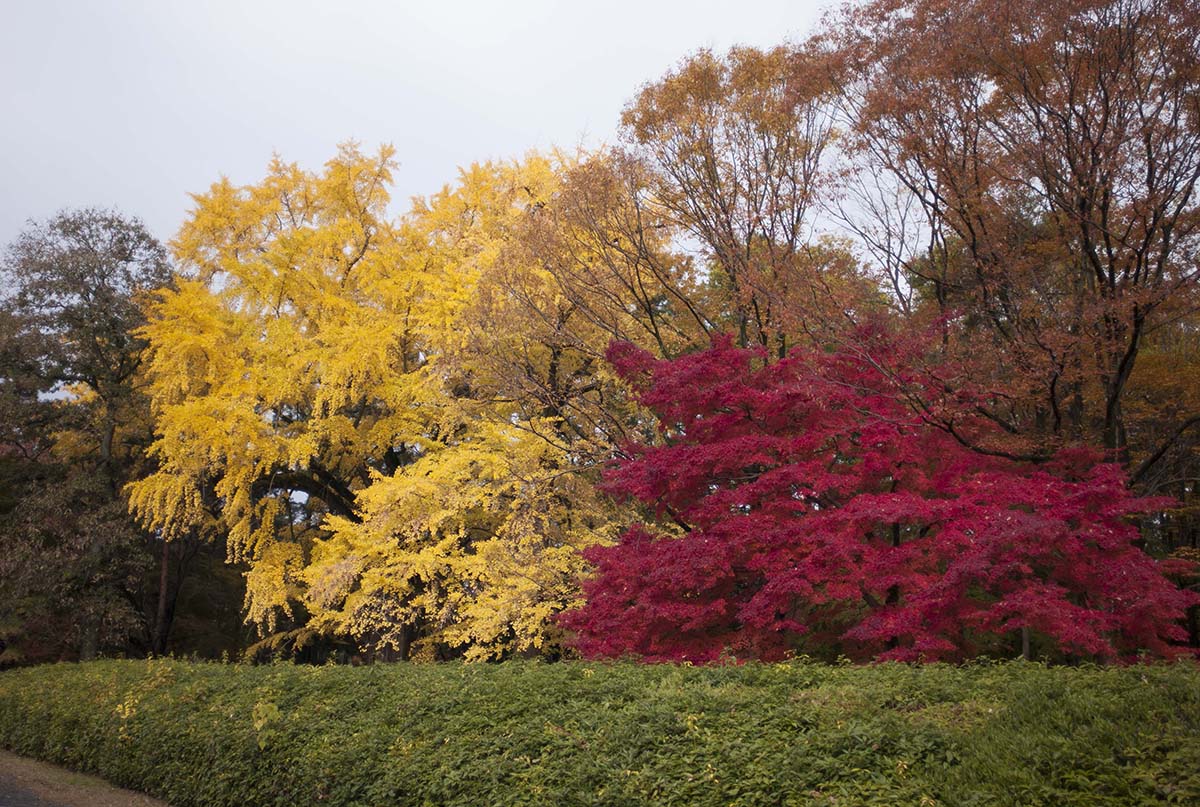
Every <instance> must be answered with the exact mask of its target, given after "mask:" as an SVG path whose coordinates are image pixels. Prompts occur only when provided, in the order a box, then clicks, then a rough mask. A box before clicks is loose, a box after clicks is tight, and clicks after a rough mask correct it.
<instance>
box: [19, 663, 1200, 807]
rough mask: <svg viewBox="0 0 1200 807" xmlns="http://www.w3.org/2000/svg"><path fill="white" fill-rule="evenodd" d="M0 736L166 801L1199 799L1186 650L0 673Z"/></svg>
mask: <svg viewBox="0 0 1200 807" xmlns="http://www.w3.org/2000/svg"><path fill="white" fill-rule="evenodd" d="M0 745H2V746H4V747H7V748H9V749H11V750H13V751H16V752H17V753H20V754H25V755H28V756H32V757H38V758H41V759H45V760H50V761H53V762H58V763H61V764H64V765H68V766H70V767H73V768H77V769H79V770H84V771H89V772H93V773H97V774H99V775H101V776H103V777H105V778H107V779H108V780H110V781H112V782H114V783H117V784H120V785H124V786H126V787H132V788H136V789H138V790H142V791H145V792H147V793H152V794H154V795H156V796H159V797H161V798H165V799H166V800H168V801H169V802H171V803H172V804H173V805H176V806H177V807H187V805H205V807H219V806H220V805H237V806H238V807H242V806H243V805H288V807H291V806H292V805H310V804H311V805H339V806H340V805H385V804H386V805H391V804H405V805H473V806H474V807H487V806H489V805H507V804H545V805H575V804H581V805H582V804H595V805H601V804H603V805H642V804H672V805H687V806H688V807H691V806H692V805H793V804H805V805H807V804H813V805H841V806H845V805H858V804H880V805H922V804H939V805H956V806H957V805H1003V804H1014V805H1018V804H1019V805H1048V806H1051V805H1053V806H1054V807H1058V806H1059V805H1100V804H1106V805H1122V807H1125V806H1127V805H1137V804H1200V670H1198V669H1197V667H1196V666H1195V665H1194V664H1190V663H1189V664H1176V665H1172V666H1149V667H1130V668H1120V669H1118V668H1108V669H1101V668H1078V669H1073V668H1046V667H1043V666H1040V665H1036V664H1020V663H1013V664H1008V663H1006V664H991V665H985V664H981V665H970V666H966V667H950V666H941V665H933V666H925V667H916V666H903V665H891V664H889V665H879V666H872V667H827V666H818V665H814V664H804V663H799V662H797V663H791V664H783V665H757V664H750V665H744V666H722V667H705V668H691V667H675V666H667V665H658V666H655V665H636V664H624V663H623V664H614V665H609V664H577V663H571V664H539V663H533V662H530V663H505V664H498V665H461V664H443V665H417V664H394V665H379V666H372V667H360V668H347V667H301V666H291V665H277V666H269V667H246V666H238V665H221V664H192V663H185V662H178V661H152V662H134V661H102V662H93V663H90V664H79V665H54V666H46V667H35V668H29V669H22V670H12V671H8V672H4V673H0Z"/></svg>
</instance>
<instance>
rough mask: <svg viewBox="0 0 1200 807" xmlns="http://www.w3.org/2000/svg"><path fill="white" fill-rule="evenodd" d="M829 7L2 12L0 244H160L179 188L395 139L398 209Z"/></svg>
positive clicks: (18, 3) (398, 6)
mask: <svg viewBox="0 0 1200 807" xmlns="http://www.w3.org/2000/svg"><path fill="white" fill-rule="evenodd" d="M830 5H831V2H830V0H802V1H801V2H786V1H785V0H735V1H733V2H729V1H727V2H712V1H710V0H692V1H691V2H682V1H680V2H676V1H675V0H672V1H671V2H655V1H653V0H642V1H641V2H630V1H629V0H607V1H606V0H592V2H588V3H570V2H555V1H554V0H520V2H504V0H493V2H443V3H433V2H404V1H402V0H396V1H395V2H383V1H382V0H380V1H378V2H357V1H356V2H336V0H327V2H321V3H319V2H310V1H309V0H290V1H287V0H270V1H267V0H262V1H256V0H242V2H237V0H142V2H133V1H132V0H126V1H125V2H120V1H118V0H75V1H74V2H67V0H0V115H2V117H3V123H2V124H0V246H2V245H4V244H7V243H9V242H10V241H11V240H12V239H13V238H14V237H15V236H16V234H17V233H18V232H19V231H20V229H21V228H22V227H23V226H24V224H25V221H26V220H27V219H29V218H37V219H42V218H45V217H47V216H49V215H51V214H53V213H54V212H55V211H56V210H58V209H60V208H65V207H80V206H85V205H98V206H104V207H111V206H115V207H117V208H119V209H120V210H122V211H123V212H125V213H128V214H132V215H136V216H140V217H141V218H142V219H143V220H144V221H145V222H146V223H147V225H148V226H149V227H150V229H151V232H153V233H154V234H155V235H156V236H158V237H159V238H162V239H164V240H165V239H168V238H170V237H171V236H172V235H173V234H174V232H175V230H176V229H177V228H178V226H179V224H180V222H181V221H182V220H183V218H184V216H185V215H186V214H187V211H188V209H189V208H190V205H191V202H190V199H189V198H188V195H187V194H188V193H189V192H199V191H203V190H206V189H207V188H208V186H209V185H210V184H211V183H212V182H213V181H215V180H216V179H217V178H218V177H220V176H221V175H223V174H224V175H227V176H229V177H230V179H232V180H233V181H234V182H236V183H238V184H245V183H250V182H255V181H257V180H258V179H259V178H261V176H262V174H263V172H264V170H265V167H266V164H267V161H268V160H269V159H270V157H271V154H272V153H273V152H278V153H279V154H280V155H281V156H282V157H283V158H284V159H286V160H289V161H293V160H294V161H298V162H299V163H300V164H301V165H303V166H304V167H306V168H318V167H320V166H321V165H322V164H323V163H324V162H325V160H327V159H328V158H329V157H331V156H332V155H333V153H334V150H335V147H336V145H337V143H339V142H341V141H344V140H348V139H354V140H358V141H359V142H360V143H362V145H363V146H364V148H367V149H369V150H373V149H374V148H375V147H376V146H377V145H378V144H379V143H383V142H390V143H392V144H393V145H395V146H396V150H397V158H398V159H399V161H400V169H399V171H398V172H397V173H396V183H395V188H394V198H395V199H397V200H400V201H401V203H402V205H401V206H403V207H406V206H407V199H408V197H410V196H413V195H416V194H428V193H432V192H435V191H437V190H438V189H440V188H441V186H442V185H443V184H445V183H447V182H450V181H452V180H454V178H455V176H456V169H457V167H458V166H460V165H467V164H469V163H471V162H473V161H476V160H483V159H489V158H508V157H514V156H519V155H521V154H523V153H524V152H526V151H527V150H529V149H530V148H535V147H543V148H544V147H546V146H550V145H560V146H566V147H571V146H575V145H577V144H580V143H583V144H585V145H589V146H594V145H597V144H599V143H602V142H611V141H612V140H613V139H614V134H615V128H616V124H617V121H618V116H619V114H620V110H621V108H622V107H623V106H624V104H625V102H626V101H628V100H629V99H630V98H631V97H632V96H633V95H634V93H635V92H636V91H637V89H638V87H639V86H640V85H641V84H643V83H645V82H647V81H651V80H654V79H656V78H657V77H659V76H660V75H661V74H662V73H663V72H664V71H665V70H666V69H667V68H669V67H670V66H671V65H672V64H673V63H675V62H676V61H678V60H679V59H680V58H681V57H683V56H684V55H686V54H687V53H690V52H692V51H694V50H696V49H697V48H700V47H712V48H714V49H716V50H719V51H723V50H725V49H726V48H728V47H729V46H731V45H734V44H750V45H757V46H771V45H775V44H779V43H781V42H783V41H785V40H788V39H792V40H795V39H799V38H801V37H802V36H803V35H804V34H806V33H808V32H809V31H810V30H811V29H812V27H813V26H814V25H815V23H816V21H817V20H818V18H819V16H820V13H821V11H822V10H823V9H825V8H828V7H829V6H830Z"/></svg>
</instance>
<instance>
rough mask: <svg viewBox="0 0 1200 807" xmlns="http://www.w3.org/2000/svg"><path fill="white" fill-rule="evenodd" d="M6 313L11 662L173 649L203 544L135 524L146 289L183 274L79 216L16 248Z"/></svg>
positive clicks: (122, 230) (5, 588)
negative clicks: (128, 489) (131, 493)
mask: <svg viewBox="0 0 1200 807" xmlns="http://www.w3.org/2000/svg"><path fill="white" fill-rule="evenodd" d="M2 271H3V283H4V288H5V297H4V299H3V302H2V304H0V328H2V333H0V338H2V339H3V343H2V351H3V363H2V365H0V374H2V375H0V400H2V404H0V417H2V418H3V424H2V428H3V458H2V460H0V461H2V464H3V468H4V474H5V477H6V479H5V481H6V484H5V501H4V503H3V515H2V516H0V542H2V545H3V552H0V570H2V572H3V573H2V574H0V581H2V582H0V597H2V599H3V602H4V616H3V618H4V627H3V630H4V631H5V632H6V633H7V634H8V635H9V636H10V637H11V639H12V641H11V642H10V646H11V647H10V650H9V651H8V653H9V654H10V657H12V656H14V655H15V654H17V653H21V654H23V655H24V657H25V658H27V659H38V658H56V657H63V656H66V657H75V656H78V657H80V658H89V657H91V656H94V655H95V654H96V653H97V652H98V651H101V650H106V651H110V652H135V653H145V652H153V653H162V652H164V651H165V650H166V649H167V642H168V638H169V636H170V630H171V624H172V621H173V617H174V611H175V606H176V601H177V598H178V596H179V591H180V585H181V582H182V579H183V572H184V567H186V565H187V564H188V562H189V561H190V559H191V558H190V554H191V552H192V550H190V549H189V548H188V547H185V546H183V545H179V546H172V545H171V544H168V543H166V542H164V541H163V540H162V536H161V535H158V534H154V533H148V532H145V531H143V530H141V529H140V528H138V526H137V524H136V523H135V522H134V521H133V519H132V517H130V516H129V514H128V512H127V510H126V503H125V499H124V496H123V493H122V488H123V486H124V485H125V484H126V483H127V482H129V481H131V480H133V479H136V478H137V477H138V476H139V475H140V474H141V473H144V472H145V470H146V458H145V449H146V447H147V445H148V443H149V439H150V429H151V421H150V417H149V409H148V406H147V401H146V399H145V397H144V396H143V395H142V392H141V387H140V371H141V363H142V357H143V351H144V350H145V347H146V342H145V340H144V339H142V338H141V337H139V336H137V335H136V333H135V331H136V330H137V328H138V327H140V326H141V325H142V324H143V322H144V317H143V315H142V311H141V308H140V307H139V306H140V303H141V298H142V296H143V295H145V294H147V293H149V292H150V291H152V290H154V289H157V288H161V287H163V286H165V285H167V284H169V283H170V281H171V265H170V261H169V260H168V257H167V253H166V251H165V250H164V249H163V247H162V246H161V245H160V244H159V243H158V242H157V241H156V240H155V239H154V238H153V237H152V236H151V235H150V234H149V233H148V232H147V231H146V229H145V227H144V226H143V225H142V224H141V222H139V221H138V220H136V219H132V218H129V217H126V216H122V215H121V214H119V213H115V212H111V211H104V210H96V209H84V210H77V211H67V212H63V213H60V214H58V215H57V216H55V217H53V218H51V219H49V220H48V221H45V222H42V223H34V224H31V225H30V227H29V228H28V229H27V230H26V231H25V232H24V233H22V234H21V236H20V237H19V238H18V239H17V240H16V241H15V242H14V243H13V244H11V245H10V246H9V248H8V250H7V252H6V253H5V256H4V262H3V269H2Z"/></svg>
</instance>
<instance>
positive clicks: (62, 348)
mask: <svg viewBox="0 0 1200 807" xmlns="http://www.w3.org/2000/svg"><path fill="white" fill-rule="evenodd" d="M393 168H394V155H393V151H392V149H391V148H389V147H383V148H380V149H378V150H377V151H370V150H364V149H362V148H360V147H359V146H358V145H355V144H347V145H345V146H343V147H341V148H340V149H339V151H338V153H337V154H336V155H335V156H334V157H333V158H332V159H330V160H329V162H328V163H326V164H325V166H324V167H323V169H321V170H319V171H310V170H306V169H304V168H301V167H300V166H297V165H295V164H291V163H287V162H285V161H284V160H283V159H281V158H276V159H275V160H273V161H272V162H271V163H270V165H269V166H268V169H267V173H266V175H265V176H264V177H263V179H262V180H261V181H260V182H258V183H255V184H252V185H247V186H235V185H233V184H232V183H231V182H229V181H228V180H225V179H222V180H220V181H218V182H216V183H215V184H213V185H212V186H211V187H210V188H209V189H208V190H207V191H205V192H203V193H198V194H196V195H195V196H194V197H193V198H194V208H193V210H192V212H191V214H190V215H189V217H188V218H187V220H186V221H184V222H183V223H182V225H181V226H180V228H179V230H178V232H177V234H176V235H175V237H174V239H173V240H172V241H171V242H170V244H169V246H168V247H164V246H162V245H160V244H158V243H157V242H156V241H155V240H154V239H153V238H152V237H151V236H150V235H149V234H148V233H147V231H146V230H145V228H144V227H143V226H142V225H141V224H140V223H139V222H138V221H137V220H136V219H133V218H131V217H127V216H124V215H121V214H117V213H112V212H107V211H98V210H80V211H66V212H64V213H62V214H60V215H59V216H57V217H55V218H52V219H50V220H48V221H45V222H41V223H34V224H32V225H31V226H30V228H29V229H28V230H27V231H26V232H25V233H24V234H23V235H22V236H21V237H20V238H18V240H17V241H15V242H14V243H13V244H12V245H10V246H9V248H8V251H7V252H6V254H5V259H4V265H3V271H4V279H5V285H6V292H5V295H6V296H5V298H4V300H3V306H2V307H0V332H2V334H3V337H2V338H3V341H2V348H0V349H2V351H3V358H2V365H0V371H2V381H0V429H2V430H3V433H2V438H0V439H2V441H3V447H2V449H0V474H2V475H3V479H4V485H3V490H2V496H3V500H2V501H0V542H2V544H0V545H2V547H3V551H2V552H0V605H2V609H0V636H3V637H4V638H5V640H6V642H7V644H8V649H7V650H6V651H5V654H4V655H3V656H0V662H4V661H14V662H29V661H38V660H45V659H55V658H89V657H92V656H94V655H96V654H97V653H108V654H114V653H116V654H134V655H141V654H162V653H166V652H176V653H185V654H186V653H197V654H199V655H204V656H216V655H219V654H220V653H222V652H228V653H235V654H236V653H245V654H246V655H248V656H249V657H252V658H264V657H270V656H290V657H295V658H299V659H305V660H312V661H321V660H325V659H329V658H334V659H337V660H342V661H345V660H350V659H358V658H362V659H372V658H381V659H397V658H426V659H445V658H454V657H464V656H465V657H466V658H468V659H498V658H505V657H511V656H515V655H524V656H529V655H537V656H543V657H548V658H556V657H559V656H561V655H563V654H564V653H583V654H585V655H599V656H620V655H625V654H635V655H638V656H641V657H644V658H650V659H656V658H662V659H687V660H696V661H705V660H712V659H716V658H721V657H728V656H732V657H736V658H771V659H773V658H781V657H785V656H787V655H789V654H793V653H805V654H809V655H812V656H815V657H819V658H836V657H839V656H847V657H850V658H854V659H862V660H866V659H873V658H881V657H888V658H903V659H926V660H932V659H952V660H958V659H964V658H970V657H973V656H977V655H980V654H985V655H992V656H1006V655H1007V656H1014V655H1025V656H1026V657H1031V656H1035V655H1036V656H1041V657H1046V658H1051V659H1056V660H1074V659H1085V658H1087V659H1097V660H1103V661H1113V660H1117V659H1127V658H1136V657H1138V656H1139V655H1143V654H1149V655H1153V656H1173V655H1176V654H1178V653H1180V652H1194V649H1195V648H1196V647H1197V646H1200V623H1198V610H1197V603H1200V596H1198V595H1197V593H1196V592H1197V585H1198V579H1200V578H1198V577H1197V572H1196V566H1195V562H1196V561H1198V560H1200V500H1198V498H1197V491H1196V485H1197V481H1198V480H1200V350H1198V348H1200V254H1198V250H1200V205H1198V204H1197V193H1196V182H1197V179H1200V9H1198V8H1197V7H1196V6H1195V4H1194V3H1191V2H1187V1H1186V0H1115V1H1105V2H1099V1H1092V0H1051V1H1050V2H1045V1H1044V0H1039V1H1038V2H1034V1H1033V0H1016V2H1004V3H1001V2H996V0H971V1H970V2H953V3H952V2H949V1H948V0H873V1H872V2H865V3H861V4H857V5H852V6H848V7H845V8H843V9H841V10H839V11H837V12H834V13H832V14H831V15H830V16H829V17H828V18H827V19H826V20H825V22H824V23H823V24H822V25H821V26H820V27H819V28H818V29H817V31H816V32H815V33H814V34H813V35H812V36H811V37H809V38H808V39H806V40H804V41H801V42H799V43H794V44H786V45H781V46H779V47H776V48H774V49H770V50H759V49H754V48H735V49H733V50H731V51H729V52H728V53H726V54H715V53H712V52H709V51H700V52H697V53H695V54H693V55H692V56H690V57H688V58H686V59H684V60H683V61H682V62H680V63H679V64H678V65H676V66H675V67H674V68H672V69H671V70H670V71H669V72H668V73H666V74H665V75H664V76H662V77H661V78H659V79H658V80H656V81H653V82H651V83H649V84H647V85H645V86H644V87H642V88H641V89H640V91H638V92H637V94H636V95H635V96H634V98H633V100H632V101H631V102H630V103H629V105H628V106H627V107H626V109H625V111H624V113H623V115H622V118H621V126H620V136H619V141H618V142H617V143H616V144H614V145H612V146H607V147H604V148H600V149H596V150H591V151H577V152H551V153H530V154H529V155H527V156H525V157H524V158H522V159H519V160H512V161H503V162H490V163H483V164H476V165H472V166H471V167H469V168H466V169H463V170H462V171H461V172H460V174H459V176H458V177H457V179H456V180H455V181H454V182H452V183H451V184H448V185H447V186H446V187H445V188H444V189H443V190H442V191H441V192H440V193H437V194H434V195H432V196H430V197H428V198H422V199H417V200H415V201H414V202H413V204H412V206H411V207H410V208H409V209H408V210H406V211H404V212H403V213H401V214H400V215H398V216H396V215H393V214H392V213H391V212H389V210H390V207H389V206H390V204H391V197H390V190H391V180H392V170H393ZM1189 648H1190V650H1189Z"/></svg>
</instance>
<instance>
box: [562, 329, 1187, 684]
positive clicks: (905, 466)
mask: <svg viewBox="0 0 1200 807" xmlns="http://www.w3.org/2000/svg"><path fill="white" fill-rule="evenodd" d="M861 344H862V345H864V346H865V347H861V348H856V349H855V350H847V351H842V352H835V353H822V352H819V351H796V352H793V353H792V354H791V355H790V356H789V357H788V358H786V359H784V360H781V361H777V362H774V363H767V362H766V361H765V354H764V353H763V352H762V351H760V350H753V349H749V350H747V349H739V348H736V347H734V346H733V345H732V343H731V341H730V340H729V339H728V338H719V339H717V340H714V343H713V346H712V348H711V349H709V350H706V351H704V352H700V353H695V354H691V355H687V356H683V357H680V358H677V359H674V360H671V361H656V360H654V359H653V358H652V357H651V356H650V355H649V354H646V353H644V352H642V351H640V350H638V349H637V348H635V347H633V346H631V345H628V344H614V345H613V346H612V347H611V348H610V350H609V360H610V362H612V364H613V365H614V366H615V367H616V368H617V370H618V371H619V372H620V373H621V374H622V376H623V377H624V378H626V379H627V380H629V381H630V382H631V383H633V385H634V386H635V388H636V389H637V390H638V392H639V395H640V398H641V400H642V402H643V403H644V404H645V405H646V406H647V407H648V408H649V409H650V410H652V411H653V412H654V413H655V414H656V415H657V417H658V419H659V421H660V424H661V428H662V430H663V435H664V441H663V444H662V445H654V446H646V445H633V446H629V447H628V448H627V453H628V454H629V456H630V459H627V460H625V461H622V462H619V463H618V464H617V465H616V466H615V467H614V468H613V469H612V470H611V472H610V473H609V476H608V485H609V487H610V490H611V492H613V493H614V494H616V495H619V496H626V497H633V498H636V499H638V500H640V501H642V502H644V503H646V504H648V505H650V506H651V507H653V508H654V509H655V510H656V512H657V514H658V515H659V516H660V517H661V518H662V519H663V520H664V522H665V521H668V520H669V521H672V522H674V523H676V524H678V525H680V526H681V527H682V528H683V532H682V535H680V536H669V535H666V534H661V533H660V532H658V531H656V530H655V529H654V528H653V527H651V526H647V525H636V526H633V527H632V528H631V529H629V530H628V531H627V532H626V533H625V534H624V536H623V537H622V540H621V541H620V543H618V544H617V545H615V546H611V547H596V548H593V549H592V550H590V553H589V559H590V561H591V562H592V563H593V564H594V565H595V566H596V575H595V577H594V578H593V579H591V580H589V581H587V582H586V583H585V593H586V603H585V605H584V606H583V607H582V608H580V609H578V610H576V611H573V612H569V613H567V614H565V615H564V617H563V623H564V624H565V625H566V626H567V627H568V628H570V629H572V630H574V631H575V632H576V634H577V646H578V648H579V649H580V650H581V652H583V653H584V654H585V655H588V656H618V655H624V654H636V655H639V656H642V657H644V658H646V659H648V660H691V661H710V660H714V659H717V658H718V657H720V656H721V655H722V654H732V655H734V656H735V657H739V658H744V657H756V658H762V659H777V658H780V657H783V656H785V655H786V654H787V653H788V652H789V651H795V650H797V649H800V650H804V651H806V652H811V651H814V650H821V651H824V652H827V653H841V654H845V655H848V656H851V657H853V658H859V659H867V658H894V659H923V660H936V659H962V658H966V657H971V656H973V655H976V654H978V653H980V652H993V653H995V652H1009V651H1011V650H1012V648H1014V647H1016V646H1018V644H1017V636H1018V635H1019V633H1020V629H1021V628H1022V627H1028V628H1029V629H1030V630H1031V631H1032V632H1033V635H1034V636H1035V637H1037V641H1038V642H1039V643H1040V644H1041V646H1045V644H1046V641H1047V639H1048V640H1050V641H1052V642H1053V643H1054V645H1055V646H1057V647H1058V648H1059V649H1060V650H1061V651H1062V652H1069V653H1073V654H1079V655H1085V656H1089V657H1093V658H1099V659H1110V660H1111V659H1117V658H1129V657H1132V656H1133V655H1135V654H1137V653H1139V652H1147V653H1149V654H1152V655H1155V656H1170V655H1173V654H1176V653H1178V652H1179V649H1180V648H1179V647H1178V643H1179V642H1181V641H1182V640H1184V639H1185V638H1186V636H1185V633H1184V632H1183V630H1182V629H1181V628H1180V626H1179V625H1178V623H1177V620H1178V619H1179V618H1181V617H1182V615H1183V613H1184V611H1185V609H1186V608H1187V607H1188V606H1189V605H1190V604H1192V603H1194V602H1196V601H1197V597H1196V595H1194V594H1191V593H1188V592H1185V591H1182V590H1180V589H1179V588H1178V587H1177V586H1175V585H1173V584H1172V583H1171V582H1170V580H1168V579H1167V578H1166V577H1165V576H1164V574H1167V573H1172V572H1173V571H1178V570H1173V569H1172V568H1171V564H1170V563H1169V562H1160V561H1155V560H1154V559H1152V558H1151V557H1149V556H1148V555H1147V554H1146V553H1145V552H1143V551H1142V550H1141V549H1139V548H1138V546H1137V541H1138V538H1139V533H1138V530H1137V528H1136V526H1134V524H1133V523H1131V519H1130V517H1131V516H1133V515H1136V514H1144V513H1148V512H1150V511H1153V510H1155V509H1161V508H1162V507H1163V505H1164V502H1163V501H1162V500H1151V499H1139V498H1137V497H1136V496H1134V495H1133V494H1132V493H1130V492H1129V491H1128V489H1127V488H1126V485H1125V478H1124V474H1123V472H1122V470H1121V469H1120V467H1118V466H1116V465H1114V464H1111V463H1104V462H1100V461H1099V459H1100V457H1099V456H1098V455H1096V454H1093V453H1090V452H1084V451H1078V450H1076V451H1073V452H1063V453H1060V454H1059V456H1058V457H1057V458H1056V460H1055V461H1054V462H1052V463H1048V464H1042V465H1037V466H1035V465H1030V464H1027V463H1022V462H1017V461H1014V460H1011V459H1004V458H1000V457H989V456H984V455H981V454H980V453H977V452H974V451H972V450H970V449H968V448H965V447H963V446H962V445H960V444H959V443H958V442H956V440H955V439H954V438H953V437H952V436H951V435H949V434H947V432H946V431H944V430H943V429H941V428H938V427H937V426H936V425H933V424H932V423H931V422H930V421H928V420H927V419H925V418H923V417H922V416H920V415H918V414H915V413H914V411H915V410H917V411H919V408H914V407H913V406H911V405H910V401H911V399H912V396H911V391H912V387H911V384H914V383H919V381H917V380H914V379H907V380H906V382H905V386H906V387H907V389H906V390H904V391H903V392H902V391H901V387H900V386H898V385H897V383H896V378H895V377H894V375H892V374H891V373H888V372H885V371H884V370H883V369H882V367H883V363H882V362H881V361H880V360H879V357H880V355H881V353H889V352H890V354H891V355H888V356H886V358H888V359H890V360H895V359H897V355H898V352H899V351H900V350H901V349H900V348H899V347H898V346H897V343H896V342H895V341H894V340H889V339H888V338H886V337H883V336H881V335H880V334H867V335H865V336H864V339H863V342H862V343H861ZM900 358H901V361H902V359H903V357H900ZM895 363H896V362H895V361H893V364H895ZM936 391H937V390H928V392H929V395H928V398H930V399H932V398H936V397H937V396H936V395H934V394H933V393H934V392H936ZM972 428H974V429H976V430H977V433H978V430H979V429H984V428H986V425H981V424H974V425H973V426H972Z"/></svg>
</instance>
